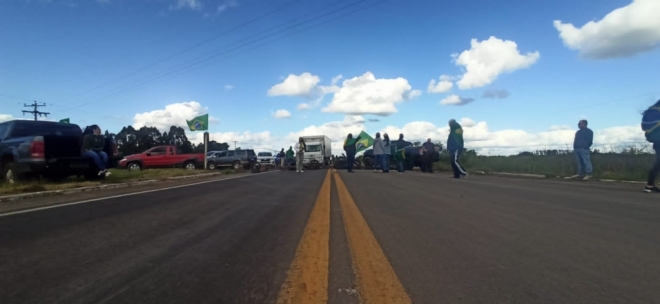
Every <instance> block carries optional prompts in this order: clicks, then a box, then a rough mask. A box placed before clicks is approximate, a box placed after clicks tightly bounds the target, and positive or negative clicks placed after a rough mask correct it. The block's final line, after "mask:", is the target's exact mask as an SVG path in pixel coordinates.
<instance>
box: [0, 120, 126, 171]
mask: <svg viewBox="0 0 660 304" xmlns="http://www.w3.org/2000/svg"><path fill="white" fill-rule="evenodd" d="M82 139H83V131H82V130H81V129H80V127H79V126H78V125H76V124H66V123H58V122H50V121H29V120H13V121H8V122H3V123H0V172H2V179H3V180H4V181H5V182H9V183H13V182H14V181H16V180H19V179H22V178H27V177H39V176H44V177H47V178H52V179H64V178H66V177H69V176H71V175H81V176H85V177H87V178H92V177H93V178H98V170H99V169H98V168H97V167H96V165H95V164H94V162H93V161H92V160H91V159H90V158H87V157H83V156H81V151H82ZM105 152H106V153H107V154H108V167H109V168H111V167H113V166H114V165H115V164H116V160H117V159H119V154H118V150H117V144H116V143H115V141H114V138H112V137H107V138H106V144H105Z"/></svg>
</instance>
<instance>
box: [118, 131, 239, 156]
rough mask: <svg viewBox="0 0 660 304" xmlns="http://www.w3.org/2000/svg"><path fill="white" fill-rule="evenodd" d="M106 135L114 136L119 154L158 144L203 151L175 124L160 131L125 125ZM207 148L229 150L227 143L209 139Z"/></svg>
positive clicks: (189, 151) (142, 150)
mask: <svg viewBox="0 0 660 304" xmlns="http://www.w3.org/2000/svg"><path fill="white" fill-rule="evenodd" d="M106 135H111V136H114V138H115V141H116V142H117V146H118V149H119V153H120V154H121V155H131V154H137V153H142V152H144V151H145V150H148V149H151V148H153V147H155V146H160V145H173V146H176V147H177V148H178V149H179V150H180V151H181V152H182V153H204V144H203V143H200V144H194V143H191V142H190V140H188V137H187V136H186V131H185V129H184V128H182V127H177V126H171V127H170V130H169V131H165V132H162V133H161V132H160V130H158V129H157V128H155V127H146V126H144V127H142V128H139V129H135V128H133V126H126V127H123V128H122V129H121V131H119V133H117V134H113V133H109V132H108V131H106ZM208 150H209V151H218V150H229V144H227V143H219V142H216V141H214V140H211V141H209V149H208Z"/></svg>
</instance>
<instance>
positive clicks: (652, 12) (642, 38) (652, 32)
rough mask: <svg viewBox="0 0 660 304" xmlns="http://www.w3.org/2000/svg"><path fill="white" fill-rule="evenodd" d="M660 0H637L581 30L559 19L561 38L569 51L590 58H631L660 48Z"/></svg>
mask: <svg viewBox="0 0 660 304" xmlns="http://www.w3.org/2000/svg"><path fill="white" fill-rule="evenodd" d="M658 13H660V1H658V0H633V1H632V3H630V4H628V5H627V6H624V7H621V8H618V9H615V10H613V11H611V12H610V13H608V14H607V15H605V17H603V19H601V20H598V21H589V22H587V23H586V24H585V25H583V26H582V27H580V28H577V27H575V26H574V25H573V24H571V23H563V22H562V21H561V20H555V21H554V23H553V24H554V26H555V28H556V29H557V31H559V37H560V38H561V39H562V41H563V42H564V45H566V46H567V47H568V48H570V49H572V50H577V51H578V52H579V53H580V55H582V56H583V57H585V58H589V59H607V58H616V57H629V56H633V55H635V54H638V53H642V52H648V51H651V50H653V49H654V48H657V47H658V45H660V17H658Z"/></svg>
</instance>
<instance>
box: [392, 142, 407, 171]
mask: <svg viewBox="0 0 660 304" xmlns="http://www.w3.org/2000/svg"><path fill="white" fill-rule="evenodd" d="M410 145H411V144H410V143H409V142H407V141H405V140H404V139H403V134H399V139H398V140H397V141H395V142H394V151H396V152H395V154H394V160H396V169H397V171H399V173H405V172H406V168H405V164H404V162H405V159H406V152H405V150H403V148H405V147H408V146H410Z"/></svg>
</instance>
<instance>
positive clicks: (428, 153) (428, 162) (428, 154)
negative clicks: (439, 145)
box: [422, 138, 435, 173]
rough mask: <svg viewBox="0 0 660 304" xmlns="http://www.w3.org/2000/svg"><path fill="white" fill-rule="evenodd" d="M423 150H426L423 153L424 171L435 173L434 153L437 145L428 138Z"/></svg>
mask: <svg viewBox="0 0 660 304" xmlns="http://www.w3.org/2000/svg"><path fill="white" fill-rule="evenodd" d="M422 150H423V151H424V154H423V155H422V164H423V166H424V172H428V173H433V155H434V154H435V145H434V144H433V142H431V139H430V138H428V139H427V140H426V142H425V143H424V144H423V145H422Z"/></svg>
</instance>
